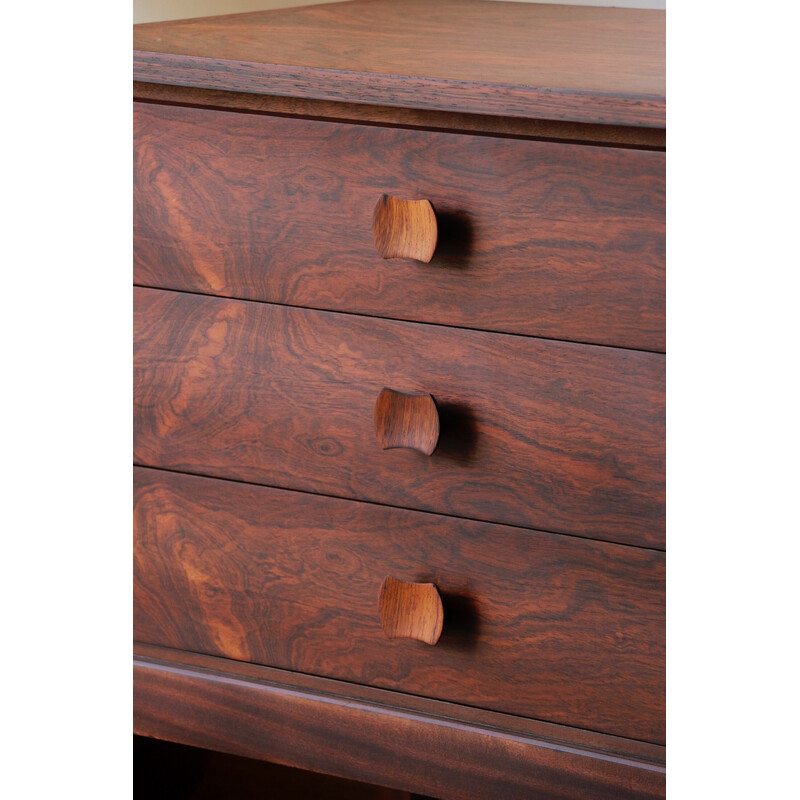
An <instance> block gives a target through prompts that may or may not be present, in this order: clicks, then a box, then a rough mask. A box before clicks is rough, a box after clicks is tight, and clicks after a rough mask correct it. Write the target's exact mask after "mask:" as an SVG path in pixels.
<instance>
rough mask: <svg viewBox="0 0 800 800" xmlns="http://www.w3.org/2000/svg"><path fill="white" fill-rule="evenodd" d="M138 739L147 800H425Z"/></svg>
mask: <svg viewBox="0 0 800 800" xmlns="http://www.w3.org/2000/svg"><path fill="white" fill-rule="evenodd" d="M133 738H134V745H133V787H134V797H136V798H143V799H144V800H228V799H229V798H233V799H234V800H265V798H267V800H298V799H299V800H426V798H424V797H421V796H419V795H412V794H411V793H409V792H404V791H400V790H398V789H388V788H386V787H383V786H373V785H370V784H366V783H359V782H357V781H351V780H346V779H344V778H335V777H332V776H330V775H321V774H319V773H317V772H309V771H306V770H299V769H296V768H293V767H287V766H283V765H281V764H272V763H269V762H266V761H258V760H256V759H252V758H243V757H242V756H234V755H230V754H228V753H219V752H215V751H213V750H205V749H202V748H199V747H189V746H187V745H183V744H175V743H174V742H165V741H163V740H160V739H152V738H149V737H146V736H134V737H133Z"/></svg>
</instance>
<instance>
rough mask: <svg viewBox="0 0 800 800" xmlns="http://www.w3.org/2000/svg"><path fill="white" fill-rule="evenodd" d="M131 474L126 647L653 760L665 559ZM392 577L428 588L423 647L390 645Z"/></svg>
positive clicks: (660, 700) (316, 499)
mask: <svg viewBox="0 0 800 800" xmlns="http://www.w3.org/2000/svg"><path fill="white" fill-rule="evenodd" d="M134 474H135V491H134V498H135V515H134V520H135V522H134V532H135V548H134V568H135V575H134V593H135V595H134V636H135V638H136V639H137V640H138V641H141V642H145V643H150V644H159V645H164V646H169V647H175V648H180V649H184V650H190V651H194V652H200V653H206V654H211V655H220V656H225V657H229V658H233V659H237V660H244V661H250V662H254V663H260V664H265V665H269V666H276V667H281V668H285V669H291V670H297V671H301V672H307V673H312V674H316V675H321V676H326V677H332V678H337V679H341V680H346V681H352V682H357V683H362V684H368V685H371V686H376V687H381V688H390V689H396V690H400V691H404V692H410V693H413V694H420V695H425V696H428V697H434V698H438V699H442V700H450V701H456V702H459V703H465V704H468V705H475V706H480V707H484V708H489V709H494V710H498V711H504V712H509V713H513V714H518V715H522V716H530V717H534V718H537V719H542V720H549V721H552V722H558V723H563V724H566V725H572V726H577V727H583V728H587V729H591V730H595V731H601V732H605V733H609V734H616V735H620V736H626V737H631V738H636V739H642V740H647V741H651V742H659V743H660V742H663V739H664V729H663V718H664V596H663V582H664V554H663V553H660V552H657V551H653V550H646V549H640V548H630V547H624V546H621V545H615V544H607V543H603V542H592V541H588V540H581V539H576V538H574V537H568V536H559V535H554V534H546V533H541V532H537V531H530V530H522V529H519V528H512V527H507V526H502V525H492V524H488V523H482V522H473V521H467V520H459V519H453V518H448V517H443V516H439V515H431V514H425V513H421V512H416V511H409V510H404V509H392V508H386V507H382V506H376V505H373V504H365V503H355V502H352V501H348V500H340V499H335V498H326V497H320V496H315V495H308V494H302V493H296V492H290V491H285V490H279V489H271V488H265V487H259V486H252V485H245V484H239V483H235V482H230V481H220V480H215V479H211V478H201V477H196V476H189V475H181V474H178V473H169V472H164V471H160V470H150V469H143V468H136V469H135V470H134ZM387 576H393V577H396V578H398V579H400V580H405V581H416V582H433V583H435V584H436V586H437V587H438V589H439V592H440V593H441V595H442V598H443V605H444V625H443V628H442V635H441V638H440V639H439V641H438V643H437V644H436V645H435V646H429V645H426V644H423V643H421V642H418V641H414V640H410V639H393V640H390V639H388V638H387V637H386V635H385V634H384V632H383V629H382V627H381V624H380V620H379V616H378V595H379V589H380V586H381V583H382V581H383V579H384V578H385V577H387Z"/></svg>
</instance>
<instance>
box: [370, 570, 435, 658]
mask: <svg viewBox="0 0 800 800" xmlns="http://www.w3.org/2000/svg"><path fill="white" fill-rule="evenodd" d="M378 613H379V614H380V618H381V625H382V626H383V630H384V631H385V632H386V635H387V636H388V637H389V638H390V639H418V640H419V641H420V642H425V644H436V642H438V641H439V637H440V636H441V635H442V624H443V622H444V608H443V607H442V598H441V597H440V595H439V592H438V590H437V589H436V586H434V585H433V584H432V583H408V582H406V581H401V580H399V579H397V578H392V577H391V576H390V577H388V578H386V579H385V580H384V581H383V583H382V584H381V591H380V595H379V596H378Z"/></svg>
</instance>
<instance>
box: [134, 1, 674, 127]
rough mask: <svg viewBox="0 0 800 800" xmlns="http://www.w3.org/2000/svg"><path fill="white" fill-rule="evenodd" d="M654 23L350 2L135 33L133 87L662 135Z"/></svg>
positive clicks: (635, 13)
mask: <svg viewBox="0 0 800 800" xmlns="http://www.w3.org/2000/svg"><path fill="white" fill-rule="evenodd" d="M664 29H665V14H664V12H662V11H651V10H632V9H620V8H595V7H589V6H561V5H542V4H538V3H505V2H485V1H484V0H439V2H435V3H432V2H428V0H405V2H395V1H394V0H351V2H343V3H331V4H326V5H319V6H309V7H305V8H290V9H280V10H273V11H261V12H254V13H248V14H234V15H225V16H218V17H208V18H203V19H190V20H178V21H169V22H158V23H148V24H144V25H136V26H134V79H135V80H137V81H144V82H154V83H166V84H175V85H181V86H193V87H197V88H204V89H222V90H228V91H240V92H252V93H257V94H275V95H283V96H287V97H303V98H314V99H318V100H334V101H341V102H349V103H380V104H383V105H390V106H400V107H408V108H420V109H432V110H440V111H454V112H464V113H482V114H494V115H500V116H512V117H523V118H539V119H553V120H566V121H572V122H585V123H600V124H614V125H632V126H641V127H651V128H663V127H664V126H665V75H664Z"/></svg>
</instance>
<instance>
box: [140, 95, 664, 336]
mask: <svg viewBox="0 0 800 800" xmlns="http://www.w3.org/2000/svg"><path fill="white" fill-rule="evenodd" d="M134 124H135V133H134V141H135V165H134V189H135V194H134V281H135V283H137V284H140V285H145V286H153V287H161V288H169V289H179V290H186V291H194V292H203V293H208V294H216V295H226V296H230V297H239V298H243V299H251V300H265V301H269V302H277V303H286V304H289V305H298V306H305V307H311V308H323V309H330V310H343V311H350V312H356V313H363V314H370V315H375V316H384V317H394V318H400V319H410V320H419V321H423V322H435V323H439V324H445V325H457V326H462V327H471V328H481V329H486V330H498V331H504V332H510V333H523V334H530V335H535V336H543V337H548V338H555V339H567V340H571V341H580V342H593V343H598V344H610V345H616V346H622V347H631V348H638V349H646V350H655V351H662V350H663V349H664V344H665V334H664V197H665V195H664V163H665V162H664V154H663V153H659V152H653V151H643V150H623V149H619V148H603V147H587V146H582V145H569V144H556V143H552V142H537V141H524V140H519V139H508V138H493V137H487V136H464V135H461V134H448V133H437V132H430V131H418V130H402V129H398V128H391V129H390V128H377V127H371V126H356V125H343V124H338V123H331V122H322V121H314V120H300V119H291V118H279V117H269V116H262V115H254V114H237V113H230V112H222V111H211V110H206V109H196V108H185V107H169V106H161V105H152V104H137V106H136V110H135V113H134ZM384 192H385V193H389V194H392V195H395V196H399V197H424V198H427V199H428V200H429V201H430V202H431V203H432V204H433V207H434V208H435V209H436V216H437V221H438V246H437V250H436V254H435V255H434V257H433V259H432V261H431V263H430V264H429V265H423V264H417V263H415V262H413V261H405V260H393V261H384V260H383V259H382V258H381V257H380V255H379V254H378V253H377V252H376V250H375V243H374V239H373V234H372V228H371V222H372V214H373V210H374V206H375V202H376V198H377V197H378V196H379V195H380V194H381V193H384Z"/></svg>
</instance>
